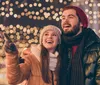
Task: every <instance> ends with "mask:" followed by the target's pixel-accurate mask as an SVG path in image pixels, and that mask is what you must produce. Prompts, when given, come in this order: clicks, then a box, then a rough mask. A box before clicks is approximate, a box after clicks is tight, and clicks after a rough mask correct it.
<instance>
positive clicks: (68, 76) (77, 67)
mask: <svg viewBox="0 0 100 85" xmlns="http://www.w3.org/2000/svg"><path fill="white" fill-rule="evenodd" d="M91 35H92V36H91ZM95 36H96V34H95V33H94V32H93V31H92V30H91V29H89V28H88V29H83V31H82V33H80V34H79V35H77V36H75V37H73V38H68V37H67V36H66V35H64V34H63V35H62V44H61V56H62V57H61V58H62V59H61V70H60V85H84V72H83V65H82V58H83V54H84V47H85V46H86V45H87V43H88V42H87V41H88V39H92V38H93V37H95ZM74 45H77V46H78V48H77V50H76V53H75V55H74V56H73V57H70V56H71V54H72V53H70V54H67V53H68V52H71V50H69V48H71V47H72V46H74ZM62 51H63V52H62Z"/></svg>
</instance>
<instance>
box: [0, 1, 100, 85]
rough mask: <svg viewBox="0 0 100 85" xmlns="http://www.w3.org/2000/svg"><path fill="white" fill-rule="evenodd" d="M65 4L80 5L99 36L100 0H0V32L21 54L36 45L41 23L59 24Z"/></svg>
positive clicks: (0, 84) (0, 56) (1, 61)
mask: <svg viewBox="0 0 100 85" xmlns="http://www.w3.org/2000/svg"><path fill="white" fill-rule="evenodd" d="M66 5H75V6H79V7H81V8H82V9H83V10H84V11H85V13H86V14H87V17H88V20H89V26H88V27H89V28H91V29H93V30H94V31H95V33H96V34H97V35H98V36H99V37H100V0H0V32H2V33H3V32H5V33H7V34H8V35H9V37H10V38H11V40H12V41H13V42H14V43H15V44H16V46H17V47H18V49H19V52H20V54H21V52H22V50H23V49H24V48H26V47H28V46H29V45H30V44H37V43H38V40H39V34H40V32H41V29H42V28H43V26H45V25H48V24H53V25H56V26H58V27H60V19H61V14H62V9H63V7H64V6H66ZM3 45H4V40H2V39H0V85H8V84H7V80H6V74H5V73H6V70H5V69H6V68H5V55H4V52H3Z"/></svg>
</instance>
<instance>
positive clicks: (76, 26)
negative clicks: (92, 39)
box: [63, 23, 80, 37]
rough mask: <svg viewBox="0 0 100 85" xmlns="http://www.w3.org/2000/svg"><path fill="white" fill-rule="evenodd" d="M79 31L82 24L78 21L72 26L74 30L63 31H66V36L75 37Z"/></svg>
mask: <svg viewBox="0 0 100 85" xmlns="http://www.w3.org/2000/svg"><path fill="white" fill-rule="evenodd" d="M79 31H80V25H79V23H78V24H77V25H75V26H74V27H73V28H72V30H70V31H67V32H65V31H63V32H64V34H65V35H66V36H68V37H73V36H75V35H76V34H77V33H78V32H79Z"/></svg>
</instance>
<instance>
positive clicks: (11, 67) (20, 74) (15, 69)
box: [6, 53, 31, 85]
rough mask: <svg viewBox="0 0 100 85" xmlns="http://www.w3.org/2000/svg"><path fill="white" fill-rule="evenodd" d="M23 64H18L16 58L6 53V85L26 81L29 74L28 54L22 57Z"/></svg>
mask: <svg viewBox="0 0 100 85" xmlns="http://www.w3.org/2000/svg"><path fill="white" fill-rule="evenodd" d="M23 56H24V59H25V62H24V63H21V64H19V60H18V56H17V55H12V54H8V53H6V67H7V78H8V83H9V84H12V85H15V84H18V83H21V82H22V81H23V80H25V79H27V78H28V76H29V74H30V69H31V68H30V67H31V62H30V56H31V55H30V54H27V55H23Z"/></svg>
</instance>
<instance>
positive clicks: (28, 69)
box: [6, 46, 57, 85]
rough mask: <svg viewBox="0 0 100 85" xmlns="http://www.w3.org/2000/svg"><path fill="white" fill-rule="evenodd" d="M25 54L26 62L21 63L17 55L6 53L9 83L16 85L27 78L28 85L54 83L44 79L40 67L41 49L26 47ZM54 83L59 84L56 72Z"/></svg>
mask: <svg viewBox="0 0 100 85" xmlns="http://www.w3.org/2000/svg"><path fill="white" fill-rule="evenodd" d="M23 54H24V59H25V62H24V63H22V64H20V65H19V62H18V57H17V56H14V55H12V54H7V53H6V61H7V65H6V66H7V78H8V82H9V84H11V85H16V84H18V83H21V82H22V81H23V80H25V79H26V78H27V79H28V83H27V85H52V84H51V83H50V84H47V83H45V82H44V81H43V79H42V74H41V69H40V66H41V63H40V49H38V47H34V46H31V48H29V49H26V50H25V51H24V52H23ZM50 74H51V72H50ZM54 85H57V77H56V76H55V73H54Z"/></svg>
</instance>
